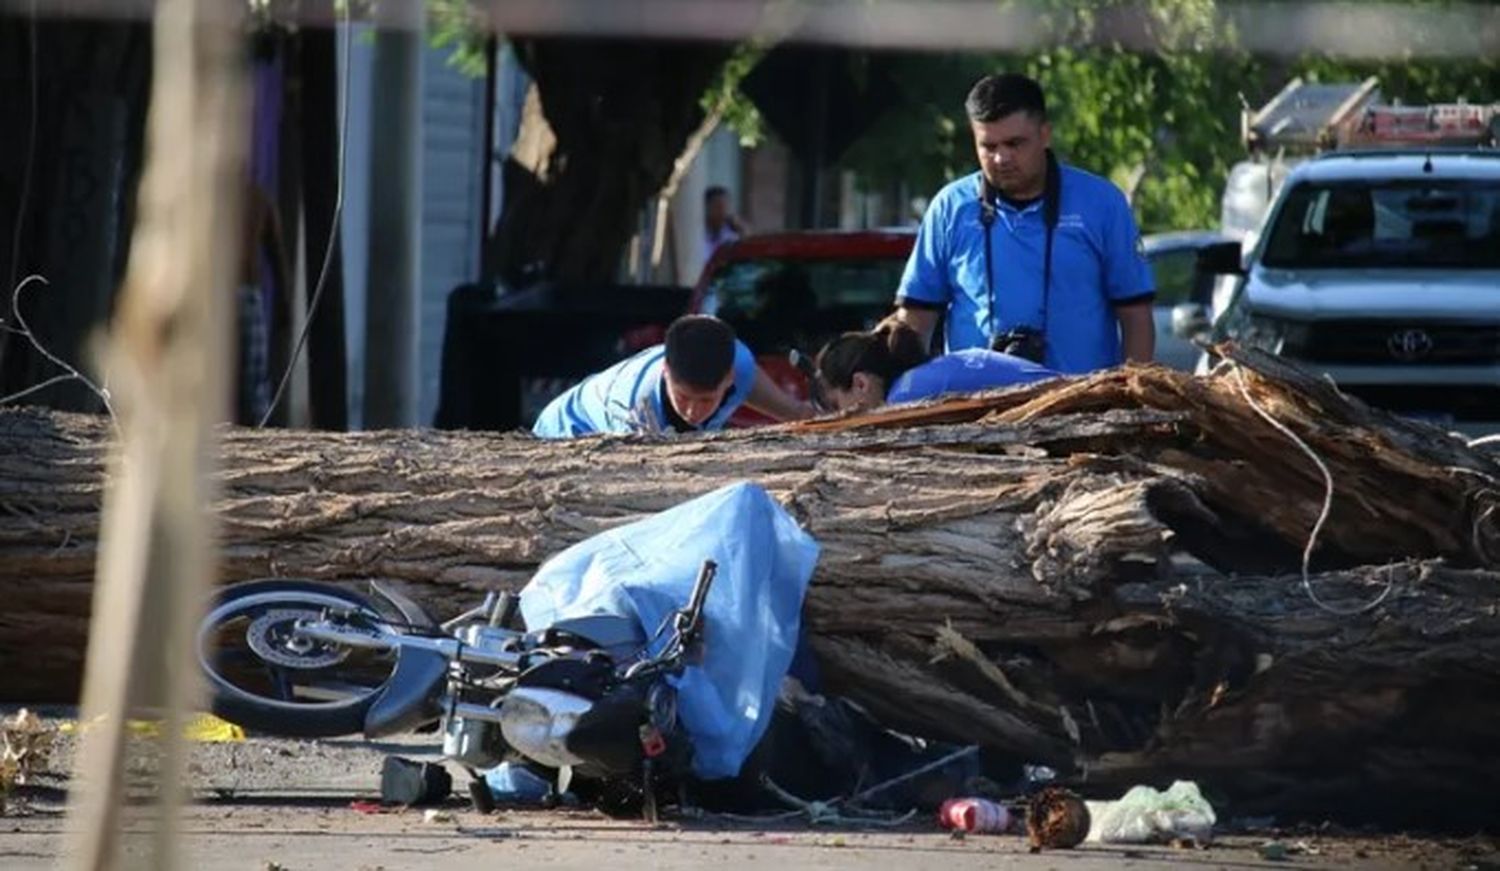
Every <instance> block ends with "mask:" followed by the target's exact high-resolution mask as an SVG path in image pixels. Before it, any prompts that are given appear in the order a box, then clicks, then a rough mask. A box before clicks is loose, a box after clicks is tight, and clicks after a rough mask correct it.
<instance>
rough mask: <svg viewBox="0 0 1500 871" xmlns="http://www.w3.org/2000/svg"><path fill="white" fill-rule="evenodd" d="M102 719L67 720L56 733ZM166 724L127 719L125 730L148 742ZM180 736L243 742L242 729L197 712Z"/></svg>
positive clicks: (74, 731) (79, 728)
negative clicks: (83, 721) (84, 721)
mask: <svg viewBox="0 0 1500 871" xmlns="http://www.w3.org/2000/svg"><path fill="white" fill-rule="evenodd" d="M105 716H106V715H102V714H101V715H99V716H97V717H94V718H93V719H91V720H89V721H88V722H87V723H82V722H79V721H77V720H67V721H65V722H63V723H61V724H59V725H58V727H57V730H58V731H59V732H60V733H62V734H64V735H74V734H78V733H82V732H87V731H88V730H89V729H92V728H93V727H94V726H95V725H97V724H99V723H102V722H104V720H105ZM165 725H166V724H165V723H164V722H162V721H161V720H126V721H125V731H127V732H129V733H130V735H131V737H134V738H143V739H147V740H151V739H156V738H160V737H161V734H162V728H163V727H164V726H165ZM182 737H184V738H186V739H187V740H189V741H196V742H199V743H202V744H224V743H232V742H233V743H237V742H241V741H244V740H245V730H244V729H243V728H241V727H239V726H237V725H235V724H234V723H231V722H229V721H228V720H221V719H220V718H218V717H216V716H214V715H213V714H201V713H200V714H195V715H193V718H192V719H190V720H188V721H187V723H186V724H184V725H183V727H182Z"/></svg>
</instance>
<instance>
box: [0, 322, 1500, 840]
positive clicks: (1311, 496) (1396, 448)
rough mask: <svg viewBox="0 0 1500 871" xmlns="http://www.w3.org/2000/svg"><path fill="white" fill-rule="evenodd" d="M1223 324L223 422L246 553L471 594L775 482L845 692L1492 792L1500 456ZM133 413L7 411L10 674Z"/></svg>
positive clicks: (231, 495) (68, 563) (1243, 763)
mask: <svg viewBox="0 0 1500 871" xmlns="http://www.w3.org/2000/svg"><path fill="white" fill-rule="evenodd" d="M1221 350H1222V351H1223V352H1224V353H1225V354H1226V355H1227V357H1226V360H1227V361H1228V362H1226V364H1225V365H1224V366H1223V367H1221V369H1220V370H1219V371H1218V372H1216V373H1215V374H1213V375H1210V376H1207V377H1191V376H1186V375H1183V374H1180V373H1175V372H1171V371H1167V370H1164V369H1161V368H1156V367H1130V368H1126V369H1123V370H1117V371H1112V372H1107V373H1102V374H1098V375H1094V376H1090V377H1086V378H1079V379H1070V380H1066V381H1058V382H1052V383H1047V384H1041V385H1034V386H1028V387H1024V388H1019V389H1013V390H1009V391H1001V392H995V393H990V394H984V395H979V396H975V397H965V398H956V399H949V400H946V401H938V402H934V403H928V404H925V405H916V406H897V407H891V408H887V409H884V410H881V411H878V412H875V413H872V414H867V415H863V416H859V417H845V418H833V419H824V420H820V421H814V422H810V423H807V424H801V425H795V426H788V427H779V428H770V429H762V430H755V431H742V432H732V433H723V434H718V435H714V436H707V437H701V438H678V439H659V438H647V437H638V436H616V437H601V438H592V439H585V440H579V441H573V442H543V441H536V440H533V439H530V438H526V437H523V436H517V435H495V434H482V433H460V432H435V431H394V432H373V433H351V434H333V433H318V432H285V431H278V432H262V431H252V430H242V429H227V430H225V432H224V434H223V436H224V438H223V450H224V456H223V459H222V473H221V475H222V480H221V482H220V483H221V491H222V494H223V495H222V502H221V504H220V505H219V520H220V525H221V535H222V542H221V554H222V564H223V569H224V572H225V578H224V580H227V581H232V580H240V579H246V578H252V577H264V576H295V577H309V578H321V579H328V580H335V581H341V582H349V583H355V582H358V581H360V580H362V579H367V578H385V579H395V580H397V581H399V582H402V583H403V584H404V587H405V589H406V590H407V591H408V592H411V593H413V594H415V595H416V596H417V597H418V598H419V599H420V600H421V601H423V602H424V603H425V604H427V605H428V606H429V607H430V608H431V609H432V610H433V611H434V612H436V613H438V614H440V615H441V616H447V615H450V614H452V613H456V612H457V611H458V610H460V609H461V608H463V607H468V606H471V605H473V604H476V603H477V600H478V599H479V598H480V596H481V594H482V591H483V590H486V589H493V588H510V589H515V588H518V587H519V586H520V585H522V584H523V583H524V582H525V581H526V579H527V578H528V577H529V576H530V574H531V573H532V572H533V571H534V569H535V568H536V567H537V566H538V565H539V564H540V562H541V561H543V560H544V559H546V558H547V557H548V556H550V555H552V554H554V553H556V552H558V551H560V550H561V549H563V548H564V547H566V546H568V545H570V544H573V543H575V542H577V541H580V540H582V539H584V538H586V537H588V536H589V535H592V534H594V533H596V532H599V531H601V530H603V529H607V528H609V527H611V526H614V525H618V524H621V523H624V522H627V521H630V520H633V519H636V518H640V517H643V516H646V515H648V514H650V513H652V512H655V511H659V510H662V509H665V508H668V507H670V506H673V505H676V504H678V503H680V502H682V501H684V500H686V499H689V498H691V497H694V496H698V495H701V494H703V493H706V492H708V491H710V490H713V489H715V488H717V487H719V486H722V485H724V484H726V483H730V482H732V481H738V480H750V481H754V482H757V483H759V484H761V485H763V486H764V487H766V488H767V489H768V490H769V491H770V492H771V493H773V494H774V495H775V496H777V498H778V499H780V501H781V502H782V504H784V505H785V506H786V507H787V508H788V509H789V511H790V512H791V513H792V514H793V515H794V516H795V517H796V518H797V519H798V520H799V521H800V522H801V523H802V524H803V525H804V526H805V527H806V528H807V529H808V531H809V532H810V533H811V534H812V535H813V536H814V537H815V538H816V539H817V540H818V541H819V543H820V544H821V546H822V556H821V558H820V561H819V563H818V567H817V570H816V573H815V576H814V580H813V584H812V586H811V588H810V591H809V594H808V598H807V602H806V607H805V611H804V618H805V624H806V627H807V629H808V631H809V632H810V637H811V641H812V644H813V647H814V649H815V650H816V651H817V653H818V654H819V658H820V661H821V666H822V670H823V677H824V680H825V683H826V689H828V690H829V691H832V692H837V693H841V694H845V695H847V696H850V697H852V698H853V699H855V700H857V701H858V702H860V703H862V704H864V705H865V706H866V707H868V708H869V709H870V710H871V711H872V712H873V713H874V714H875V715H876V716H877V717H879V718H880V719H881V720H883V721H884V722H886V723H888V724H889V725H891V726H893V727H896V728H901V729H906V730H911V731H915V732H918V733H921V734H924V735H928V736H932V737H936V738H944V739H949V740H957V741H964V742H976V743H979V744H981V745H983V746H985V747H986V748H988V749H989V750H992V751H997V752H1000V753H1004V754H1008V755H1012V756H1015V757H1018V758H1022V759H1027V760H1031V761H1035V762H1041V763H1047V764H1050V765H1052V766H1054V767H1056V768H1058V769H1060V770H1062V771H1063V772H1065V773H1066V776H1067V777H1069V778H1070V779H1071V780H1072V781H1073V782H1074V783H1078V784H1082V785H1083V786H1084V787H1085V788H1087V789H1090V790H1093V791H1096V792H1099V793H1103V794H1109V793H1118V791H1120V790H1121V789H1123V788H1124V787H1128V786H1130V785H1132V784H1134V783H1137V782H1152V783H1156V784H1157V785H1158V786H1165V785H1166V783H1167V782H1169V779H1170V778H1172V777H1194V778H1197V779H1199V780H1200V781H1202V782H1203V783H1204V785H1205V787H1206V788H1207V789H1209V790H1210V794H1211V795H1214V796H1217V797H1221V798H1224V799H1227V800H1232V801H1233V802H1234V806H1235V807H1236V808H1238V809H1241V810H1243V811H1244V812H1247V813H1249V812H1255V811H1258V810H1272V811H1275V812H1278V813H1297V812H1310V813H1324V814H1342V815H1344V816H1351V815H1365V816H1385V817H1387V818H1390V819H1405V818H1409V816H1410V814H1411V813H1413V812H1415V809H1416V807H1417V804H1416V803H1418V802H1420V797H1421V796H1424V795H1439V796H1447V797H1448V798H1447V799H1446V800H1445V806H1447V807H1450V808H1451V807H1453V806H1454V804H1453V801H1452V797H1453V796H1457V795H1474V796H1480V795H1488V793H1487V792H1486V791H1485V790H1487V789H1488V788H1489V786H1488V785H1489V784H1491V783H1494V782H1497V779H1500V754H1496V753H1494V752H1493V749H1492V744H1493V738H1492V734H1493V726H1492V724H1493V723H1495V722H1500V718H1497V715H1500V692H1497V690H1500V606H1497V603H1500V574H1497V573H1493V572H1492V569H1494V568H1495V557H1494V555H1495V554H1496V553H1500V541H1497V535H1500V528H1497V525H1496V524H1497V520H1496V512H1495V506H1496V504H1497V499H1500V486H1497V483H1496V482H1497V480H1500V464H1497V463H1496V462H1495V461H1494V460H1493V459H1492V458H1490V457H1489V456H1487V455H1485V454H1483V453H1480V452H1476V451H1473V450H1470V449H1469V448H1468V447H1467V446H1466V445H1465V444H1464V443H1463V442H1462V441H1461V440H1459V439H1457V438H1455V437H1451V436H1448V435H1446V434H1444V433H1441V432H1439V431H1438V430H1436V429H1433V428H1430V427H1427V426H1425V425H1422V424H1416V423H1410V422H1406V421H1403V420H1399V419H1397V418H1394V417H1392V416H1389V415H1386V414H1384V413H1382V412H1379V411H1376V410H1372V409H1370V408H1368V407H1366V406H1364V405H1362V404H1361V403H1359V402H1358V401H1356V400H1352V399H1349V398H1346V397H1344V396H1343V395H1341V394H1339V393H1338V392H1337V391H1336V390H1335V389H1334V388H1333V387H1332V386H1331V385H1330V384H1328V383H1327V382H1324V381H1321V380H1318V379H1315V378H1312V377H1310V376H1308V375H1306V374H1305V373H1303V372H1301V371H1299V370H1296V369H1293V368H1291V367H1288V366H1287V365H1286V364H1284V363H1282V362H1280V361H1278V360H1276V359H1275V358H1270V357H1266V356H1264V355H1261V354H1258V353H1255V352H1252V351H1247V350H1235V349H1229V348H1226V349H1221ZM1257 409H1259V410H1260V411H1263V412H1264V413H1265V414H1266V415H1269V416H1270V417H1271V418H1272V419H1274V420H1276V421H1278V422H1279V423H1280V424H1281V425H1282V426H1284V427H1286V428H1287V430H1288V431H1289V432H1290V433H1291V434H1292V435H1294V436H1295V437H1296V441H1294V440H1293V439H1292V438H1290V437H1289V436H1288V434H1287V433H1286V432H1283V431H1281V430H1279V429H1278V428H1276V427H1275V426H1273V425H1272V424H1271V423H1269V422H1267V420H1266V419H1264V418H1263V417H1262V416H1261V414H1260V413H1259V412H1258V411H1257ZM108 432H109V430H108V426H107V424H106V422H104V421H102V420H99V419H97V418H90V417H80V416H67V415H60V414H52V413H43V412H40V411H31V410H19V411H7V412H4V413H0V595H3V600H4V601H5V602H6V608H5V609H4V612H3V613H0V675H3V676H4V677H3V681H4V683H3V684H0V696H3V697H4V698H6V699H12V700H18V699H26V700H33V701H34V700H39V699H62V698H68V697H70V696H71V694H72V693H73V692H74V690H75V687H76V679H77V674H78V669H79V665H80V662H81V656H82V645H83V638H84V630H85V627H86V621H87V614H86V610H87V607H88V602H89V584H90V578H91V575H92V571H93V565H94V558H95V542H96V538H97V527H98V505H99V500H100V496H101V492H102V489H103V488H104V486H105V482H104V481H103V479H102V469H103V465H102V452H103V450H104V448H105V444H106V439H107V435H108ZM1298 441H1300V442H1301V443H1302V444H1303V445H1305V446H1306V448H1307V449H1308V450H1309V451H1310V452H1311V454H1312V455H1315V456H1316V457H1318V462H1319V463H1321V464H1322V465H1323V467H1325V468H1326V469H1327V471H1328V473H1329V475H1330V476H1331V478H1332V481H1333V496H1332V499H1331V503H1330V510H1329V512H1328V517H1327V520H1326V522H1325V523H1324V525H1323V527H1322V529H1321V531H1320V533H1319V536H1318V538H1317V542H1316V547H1315V548H1314V550H1313V554H1312V561H1313V574H1312V576H1311V578H1310V579H1309V581H1310V583H1304V580H1303V578H1302V576H1301V574H1300V571H1299V570H1298V567H1299V565H1300V561H1301V554H1302V550H1303V548H1304V546H1305V545H1306V543H1307V542H1308V539H1309V534H1310V531H1311V530H1312V528H1313V526H1314V524H1315V523H1316V522H1317V520H1318V518H1319V515H1320V513H1321V511H1322V508H1323V505H1324V500H1325V495H1326V492H1327V490H1326V487H1327V481H1326V479H1325V477H1324V475H1323V473H1322V471H1320V469H1319V465H1318V464H1317V463H1315V462H1314V461H1313V460H1312V459H1311V458H1310V456H1309V455H1308V454H1307V453H1305V452H1304V451H1303V449H1302V447H1299V446H1298ZM1377 599H1378V602H1377V601H1376V600H1377ZM1372 602H1373V603H1375V604H1373V606H1371V604H1370V603H1372ZM1356 612H1357V613H1356ZM1341 801H1343V802H1357V804H1358V807H1357V808H1356V807H1354V806H1352V805H1351V806H1348V807H1345V806H1340V805H1338V802H1341ZM1330 803H1332V805H1331V804H1330ZM1356 812H1358V813H1356Z"/></svg>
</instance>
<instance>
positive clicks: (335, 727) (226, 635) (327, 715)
mask: <svg viewBox="0 0 1500 871" xmlns="http://www.w3.org/2000/svg"><path fill="white" fill-rule="evenodd" d="M329 611H337V612H349V613H351V614H352V615H353V618H352V619H356V620H360V621H366V620H367V621H369V622H371V623H381V622H385V620H386V618H384V617H383V616H382V615H381V613H380V611H379V610H378V609H377V608H376V607H375V605H374V604H373V603H371V602H370V601H369V600H368V599H366V598H365V597H363V596H360V595H359V594H357V593H353V592H350V591H348V590H344V589H340V588H339V587H335V586H332V585H330V584H321V583H316V582H313V581H298V580H267V581H252V582H249V583H244V584H236V585H234V586H232V587H228V588H226V589H224V590H223V591H222V592H220V593H219V594H218V596H216V597H215V598H214V601H213V603H212V604H211V605H210V606H209V609H208V614H207V616H205V617H204V618H203V622H202V623H201V624H199V628H198V638H197V648H198V664H199V667H200V668H201V669H202V671H203V674H204V677H205V678H206V679H207V681H208V685H209V691H210V694H211V709H212V711H213V712H214V714H215V715H216V716H219V717H222V718H223V719H225V720H228V721H229V722H231V723H236V724H238V725H240V726H243V727H244V728H246V729H252V730H255V731H260V732H267V733H270V734H274V735H282V736H286V737H289V738H331V737H335V736H338V735H350V734H355V733H358V732H361V731H362V730H363V729H364V722H365V714H366V713H367V712H368V711H369V710H370V706H371V705H373V704H374V703H375V699H376V698H377V697H378V696H379V695H380V691H381V690H382V689H384V687H385V684H386V682H387V681H388V680H389V679H390V676H391V672H392V671H393V670H394V669H395V667H396V653H395V651H388V650H370V649H368V648H355V647H346V646H344V645H338V644H331V643H325V642H322V641H315V640H313V639H310V638H307V637H305V636H302V635H300V634H298V633H297V632H296V631H295V630H296V625H297V623H298V621H302V620H306V621H315V620H319V619H322V618H323V617H324V616H325V614H327V613H328V612H329Z"/></svg>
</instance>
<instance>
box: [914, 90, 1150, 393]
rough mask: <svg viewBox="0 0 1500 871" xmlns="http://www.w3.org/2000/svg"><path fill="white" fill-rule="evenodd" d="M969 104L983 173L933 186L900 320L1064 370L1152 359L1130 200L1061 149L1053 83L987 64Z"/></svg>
mask: <svg viewBox="0 0 1500 871" xmlns="http://www.w3.org/2000/svg"><path fill="white" fill-rule="evenodd" d="M964 107H965V109H966V111H967V113H968V116H969V126H970V128H971V130H972V131H973V133H974V150H975V153H976V155H977V156H978V158H979V171H978V172H976V173H974V174H972V175H969V176H966V177H964V178H961V179H959V180H957V181H955V182H952V183H951V184H949V185H948V186H947V187H944V188H943V189H942V190H941V191H939V192H938V194H937V196H936V197H934V198H933V201H932V204H931V205H930V206H929V207H928V209H927V212H926V214H924V215H923V218H922V225H921V228H920V229H919V230H918V231H917V241H916V247H915V248H913V250H912V253H911V259H909V260H908V261H907V263H906V272H905V273H904V274H903V275H902V277H901V287H900V289H899V290H898V291H897V293H896V306H897V308H896V313H895V314H894V315H893V316H892V317H893V318H894V319H896V320H899V321H902V322H905V323H906V324H907V325H909V326H911V327H912V328H913V329H915V330H916V331H917V333H918V334H919V335H921V336H922V337H923V339H924V340H927V341H929V342H930V341H931V337H932V333H933V330H934V329H935V327H936V326H937V323H938V321H939V319H940V318H943V317H944V316H946V319H945V323H944V331H945V336H946V341H947V349H948V350H949V351H958V350H962V349H965V348H993V349H994V350H997V351H1004V352H1007V353H1010V354H1014V355H1016V356H1020V357H1025V358H1026V359H1029V360H1032V361H1033V362H1036V363H1040V364H1043V365H1045V366H1047V367H1048V368H1049V369H1053V370H1055V371H1058V372H1063V373H1082V372H1091V371H1094V370H1097V369H1106V368H1109V367H1111V366H1116V365H1119V364H1120V362H1121V360H1122V359H1124V360H1130V361H1134V362H1141V363H1145V362H1150V360H1151V357H1152V354H1153V353H1154V352H1155V345H1156V328H1155V324H1154V321H1153V319H1152V311H1151V308H1152V300H1153V297H1154V296H1155V290H1154V285H1153V282H1152V278H1151V268H1150V266H1149V264H1148V263H1147V262H1146V258H1145V256H1144V251H1143V249H1142V247H1141V241H1140V231H1139V230H1138V229H1137V228H1136V224H1135V217H1134V216H1133V215H1132V214H1131V212H1130V204H1129V203H1128V202H1126V200H1125V195H1124V194H1123V193H1121V191H1120V189H1119V188H1117V187H1115V186H1114V185H1113V184H1111V183H1110V182H1109V181H1106V180H1105V179H1102V178H1100V177H1098V176H1096V175H1093V174H1091V173H1087V172H1084V171H1083V170H1080V169H1077V168H1075V167H1072V166H1067V165H1064V164H1062V163H1060V162H1059V161H1058V160H1057V158H1056V157H1054V156H1053V154H1052V150H1051V148H1050V146H1051V144H1052V125H1051V124H1050V123H1048V121H1047V104H1046V100H1045V98H1044V97H1043V95H1042V88H1041V86H1040V85H1038V84H1037V83H1036V82H1035V81H1034V80H1032V79H1030V78H1027V77H1026V76H1022V75H1015V74H1010V75H999V76H986V77H985V78H983V79H980V80H979V82H978V83H977V84H976V85H974V87H973V89H972V90H970V91H969V96H968V99H967V100H966V101H965V104H964Z"/></svg>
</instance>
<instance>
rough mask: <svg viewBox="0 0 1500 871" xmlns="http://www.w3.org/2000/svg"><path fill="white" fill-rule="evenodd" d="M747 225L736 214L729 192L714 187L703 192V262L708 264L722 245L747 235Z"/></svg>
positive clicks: (722, 188) (717, 186)
mask: <svg viewBox="0 0 1500 871" xmlns="http://www.w3.org/2000/svg"><path fill="white" fill-rule="evenodd" d="M745 232H746V230H745V224H744V222H743V221H741V220H740V219H739V218H738V217H736V216H735V214H734V209H733V204H732V203H731V202H730V201H729V190H728V189H727V188H725V187H723V186H722V185H714V186H712V187H710V188H709V189H708V190H706V191H704V192H703V262H704V263H705V264H706V263H708V261H709V258H711V257H713V256H714V252H715V251H717V250H719V246H720V245H724V244H726V243H728V242H733V241H734V240H736V239H738V238H740V237H741V236H743V235H745Z"/></svg>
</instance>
